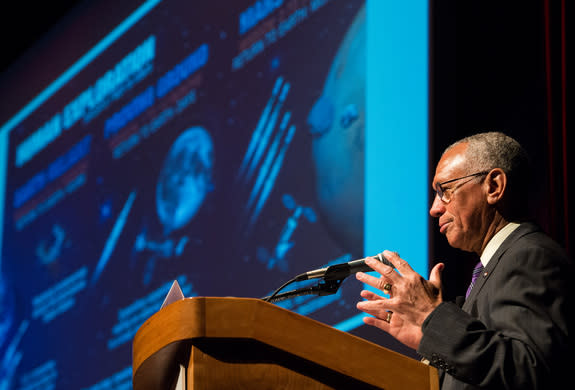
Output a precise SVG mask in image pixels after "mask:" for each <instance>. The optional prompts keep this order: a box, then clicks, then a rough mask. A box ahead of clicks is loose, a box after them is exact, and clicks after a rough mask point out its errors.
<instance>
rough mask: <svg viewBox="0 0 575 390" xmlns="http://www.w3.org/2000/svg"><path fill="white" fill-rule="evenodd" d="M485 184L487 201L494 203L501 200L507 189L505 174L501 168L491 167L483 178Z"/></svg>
mask: <svg viewBox="0 0 575 390" xmlns="http://www.w3.org/2000/svg"><path fill="white" fill-rule="evenodd" d="M485 185H486V186H487V203H489V204H496V203H498V202H500V201H501V199H502V198H503V195H504V194H505V190H506V189H507V175H506V174H505V172H504V171H503V169H501V168H494V169H492V170H491V171H490V172H489V173H488V174H487V177H486V178H485Z"/></svg>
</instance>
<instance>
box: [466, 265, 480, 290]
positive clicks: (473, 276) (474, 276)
mask: <svg viewBox="0 0 575 390" xmlns="http://www.w3.org/2000/svg"><path fill="white" fill-rule="evenodd" d="M481 272H483V264H481V261H480V262H479V263H477V264H476V265H475V268H473V273H472V274H471V283H469V287H468V288H467V293H466V294H465V298H467V297H468V296H469V294H471V289H472V288H473V285H474V284H475V281H476V280H477V278H478V277H479V274H481Z"/></svg>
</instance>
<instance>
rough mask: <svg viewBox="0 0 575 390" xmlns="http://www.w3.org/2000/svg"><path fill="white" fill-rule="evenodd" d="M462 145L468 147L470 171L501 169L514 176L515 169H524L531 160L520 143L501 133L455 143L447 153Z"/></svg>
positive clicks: (467, 155) (491, 133)
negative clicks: (464, 144)
mask: <svg viewBox="0 0 575 390" xmlns="http://www.w3.org/2000/svg"><path fill="white" fill-rule="evenodd" d="M462 143H466V144H467V145H468V146H467V150H466V153H465V156H466V157H467V162H466V168H467V169H468V170H469V171H471V170H474V171H484V170H485V171H486V170H490V169H493V168H501V169H503V171H504V172H505V173H506V174H508V175H513V173H514V171H515V169H518V168H522V167H523V166H524V165H525V164H526V163H528V160H529V159H528V156H527V152H526V151H525V150H524V149H523V147H522V146H521V145H520V144H519V142H517V141H516V140H515V139H513V138H511V137H509V136H507V135H505V134H503V133H500V132H495V131H493V132H488V133H479V134H475V135H471V136H469V137H465V138H463V139H461V140H459V141H457V142H455V143H453V144H452V145H451V146H449V147H448V148H447V149H446V150H445V151H448V150H449V149H451V148H453V147H454V146H456V145H459V144H462ZM444 153H445V152H444ZM470 173H473V172H470Z"/></svg>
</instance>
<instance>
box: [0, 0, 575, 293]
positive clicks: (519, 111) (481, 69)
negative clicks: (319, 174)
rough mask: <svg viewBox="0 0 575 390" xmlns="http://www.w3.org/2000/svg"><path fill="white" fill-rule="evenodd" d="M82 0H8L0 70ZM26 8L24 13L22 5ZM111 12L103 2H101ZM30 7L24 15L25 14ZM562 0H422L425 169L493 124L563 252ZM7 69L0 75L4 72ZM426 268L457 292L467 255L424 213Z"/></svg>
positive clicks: (0, 25) (567, 242) (567, 15)
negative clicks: (426, 26)
mask: <svg viewBox="0 0 575 390" xmlns="http://www.w3.org/2000/svg"><path fill="white" fill-rule="evenodd" d="M85 3H86V2H85V1H77V0H76V1H74V0H59V1H56V2H35V3H34V4H33V6H32V5H30V4H27V3H24V2H21V3H20V5H18V4H14V2H11V5H9V6H7V5H3V10H2V13H1V14H0V18H1V20H0V45H1V47H2V51H3V54H2V56H1V60H0V61H1V62H0V72H2V71H5V70H6V69H7V68H8V67H9V65H10V64H11V63H12V62H13V61H14V60H16V59H18V58H19V57H21V56H23V55H25V52H26V49H27V48H28V47H29V46H30V45H32V44H33V43H35V42H37V41H39V40H41V39H42V36H43V35H44V33H46V32H47V31H48V30H49V29H50V28H57V25H58V21H59V20H61V18H62V17H63V16H64V15H65V14H66V12H67V11H69V10H70V9H71V8H73V7H82V6H84V5H85ZM30 7H33V9H34V11H33V13H32V14H31V13H30ZM110 12H111V13H112V12H113V10H110ZM31 15H32V16H31ZM572 18H573V5H572V4H571V3H570V2H568V1H567V0H556V1H555V0H535V1H500V0H499V1H493V0H473V1H456V0H431V2H430V83H431V85H430V131H431V133H430V134H431V136H430V140H431V145H430V167H431V168H430V169H431V170H430V177H432V176H433V168H434V166H435V164H436V162H437V161H438V159H439V157H440V153H441V151H442V150H443V149H444V148H445V147H446V146H447V145H448V144H450V143H451V142H452V141H454V140H456V139H458V138H461V137H463V136H466V135H469V134H472V133H475V132H478V131H485V130H502V131H504V132H506V133H508V134H509V135H511V136H513V137H515V138H517V139H518V140H519V141H520V142H521V143H522V144H523V145H524V146H525V147H526V148H527V149H528V151H529V152H530V154H531V156H532V157H533V162H534V165H535V167H536V169H535V174H534V177H533V185H532V190H533V195H534V197H533V200H532V202H531V204H532V206H531V211H532V215H533V217H534V218H535V220H536V221H537V222H539V224H540V225H541V226H542V227H543V229H544V230H546V231H547V232H548V233H549V234H551V235H552V236H553V237H554V238H555V239H556V240H557V241H559V242H560V243H561V244H562V245H563V246H565V247H566V248H567V250H568V252H569V253H570V254H571V256H573V251H574V250H575V249H574V245H575V240H574V233H573V230H574V229H575V228H574V225H573V209H574V208H575V206H574V205H573V204H571V205H569V200H570V198H573V195H572V194H573V169H571V170H568V169H567V167H569V165H572V164H570V163H571V162H572V160H573V158H572V157H570V155H569V152H570V151H571V150H572V149H573V135H572V133H571V132H570V130H571V125H570V120H571V116H570V115H569V110H568V108H569V107H570V104H569V103H570V96H569V92H570V89H569V88H568V86H569V85H570V83H569V82H568V80H569V78H570V77H572V75H571V73H570V68H569V66H568V65H569V64H568V63H567V60H566V53H567V52H568V51H569V43H570V39H571V38H572V36H573V34H572V31H571V30H570V28H569V21H570V20H571V19H572ZM5 75H8V76H9V74H5ZM430 235H431V238H430V243H431V248H430V259H431V264H430V266H432V265H433V264H434V262H436V261H443V262H445V263H446V265H447V267H446V268H445V272H444V287H445V291H444V294H445V297H446V298H452V297H454V296H455V295H458V294H462V293H463V292H464V291H465V288H466V285H467V282H468V276H467V275H468V272H470V267H471V264H473V263H474V262H475V261H474V260H471V257H472V255H470V254H464V253H462V252H460V251H458V250H454V249H452V248H450V247H449V246H448V245H447V242H446V240H445V238H444V237H442V236H441V235H440V234H439V233H438V229H437V225H436V221H435V220H431V219H430Z"/></svg>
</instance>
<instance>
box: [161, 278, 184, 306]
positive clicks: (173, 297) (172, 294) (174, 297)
mask: <svg viewBox="0 0 575 390" xmlns="http://www.w3.org/2000/svg"><path fill="white" fill-rule="evenodd" d="M184 298H185V296H184V293H183V292H182V289H181V288H180V284H179V283H178V281H177V280H174V283H172V287H170V291H168V295H166V297H165V298H164V303H162V307H161V308H160V309H163V308H164V307H166V306H168V305H169V304H170V303H174V302H177V301H180V300H182V299H184Z"/></svg>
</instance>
